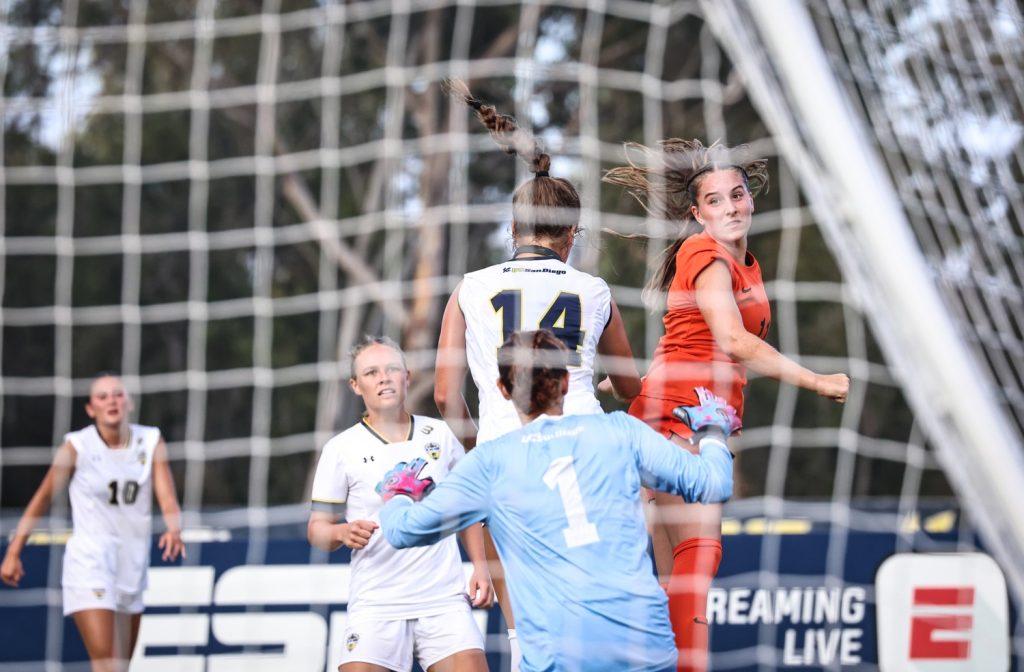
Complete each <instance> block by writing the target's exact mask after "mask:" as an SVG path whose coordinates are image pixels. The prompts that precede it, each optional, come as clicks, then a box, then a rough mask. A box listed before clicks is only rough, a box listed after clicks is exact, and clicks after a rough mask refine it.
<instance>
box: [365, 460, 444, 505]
mask: <svg viewBox="0 0 1024 672" xmlns="http://www.w3.org/2000/svg"><path fill="white" fill-rule="evenodd" d="M426 466H427V461H426V460H425V459H423V458H422V457H417V458H416V459H415V460H413V461H412V462H399V463H398V464H396V465H395V466H394V468H393V469H391V471H389V472H388V473H386V474H384V478H383V480H381V482H380V483H378V484H377V487H376V488H374V490H376V491H377V494H379V495H380V496H381V499H383V500H384V501H385V502H387V501H390V500H391V498H392V497H394V496H395V495H405V496H406V497H411V498H412V500H413V501H414V502H418V501H420V500H421V499H423V498H424V497H426V496H427V495H429V494H430V491H431V490H433V489H434V479H432V478H431V477H429V476H427V477H426V478H420V472H422V471H423V469H424V468H425V467H426Z"/></svg>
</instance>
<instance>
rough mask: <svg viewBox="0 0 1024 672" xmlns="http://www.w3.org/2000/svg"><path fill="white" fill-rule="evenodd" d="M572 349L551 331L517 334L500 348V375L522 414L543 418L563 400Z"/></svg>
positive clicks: (542, 330)
mask: <svg viewBox="0 0 1024 672" xmlns="http://www.w3.org/2000/svg"><path fill="white" fill-rule="evenodd" d="M568 364H569V349H568V348H567V347H565V343H562V341H560V340H558V338H557V337H556V336H555V335H554V334H553V333H551V332H550V331H548V330H547V329H540V330H538V331H516V332H513V334H512V335H511V336H509V337H508V340H506V341H505V342H504V343H503V344H502V345H501V347H500V348H498V376H499V378H500V380H501V384H502V385H503V386H504V387H505V389H506V390H508V392H509V393H510V394H511V395H512V403H513V404H515V407H516V408H517V409H518V410H519V412H520V413H523V414H525V415H528V416H530V417H533V416H536V415H540V414H541V413H544V412H545V411H547V410H549V409H551V408H552V407H553V406H555V405H556V404H557V403H558V402H559V401H561V399H562V396H563V392H562V381H563V380H564V379H565V376H566V375H567V373H568V370H569V369H568Z"/></svg>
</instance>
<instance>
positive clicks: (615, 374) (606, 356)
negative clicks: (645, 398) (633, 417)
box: [597, 300, 640, 402]
mask: <svg viewBox="0 0 1024 672" xmlns="http://www.w3.org/2000/svg"><path fill="white" fill-rule="evenodd" d="M610 310H611V314H610V315H609V317H608V324H607V326H605V328H604V332H603V333H602V334H601V340H599V341H598V342H597V351H598V353H600V355H601V363H602V364H603V365H604V368H605V369H606V370H607V371H608V380H609V381H610V383H611V388H612V390H611V391H612V394H614V395H615V398H616V399H618V400H619V401H627V402H628V401H632V400H633V398H634V397H636V395H638V394H640V374H639V373H638V372H637V370H636V362H635V361H634V360H633V348H631V347H630V345H629V338H628V337H627V336H626V325H625V324H624V323H623V322H622V314H621V313H619V307H618V306H617V305H615V301H614V300H612V302H611V307H610Z"/></svg>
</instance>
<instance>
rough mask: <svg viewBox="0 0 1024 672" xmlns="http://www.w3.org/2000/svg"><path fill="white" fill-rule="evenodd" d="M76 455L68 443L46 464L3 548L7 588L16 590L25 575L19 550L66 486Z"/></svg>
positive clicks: (1, 570)
mask: <svg viewBox="0 0 1024 672" xmlns="http://www.w3.org/2000/svg"><path fill="white" fill-rule="evenodd" d="M76 456H77V453H76V452H75V449H74V448H73V447H72V446H71V443H70V442H67V443H65V444H64V445H62V446H61V447H60V448H58V449H57V453H56V454H55V455H54V457H53V464H51V465H50V468H49V470H47V472H46V476H44V477H43V482H42V483H40V484H39V487H38V488H37V489H36V492H35V494H34V495H32V499H30V500H29V503H28V506H26V507H25V513H24V514H22V516H21V520H19V521H18V526H17V527H16V528H15V530H14V536H13V537H12V538H11V545H10V546H8V547H7V552H6V553H5V554H4V559H3V563H2V564H0V580H2V581H3V582H4V583H6V584H7V585H8V586H14V587H17V585H18V583H19V582H20V581H21V579H22V577H24V576H25V568H24V567H23V566H22V564H21V551H22V549H24V548H25V544H26V542H28V536H29V535H30V534H31V533H32V530H33V529H34V528H35V526H36V523H37V522H39V519H40V518H41V517H42V516H43V515H44V514H45V513H46V512H47V511H48V510H49V508H50V502H52V501H53V498H54V496H55V495H56V494H57V493H58V492H63V490H64V488H65V487H67V484H68V481H69V480H70V479H71V474H72V473H73V472H74V469H75V458H76Z"/></svg>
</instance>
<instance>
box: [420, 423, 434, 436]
mask: <svg viewBox="0 0 1024 672" xmlns="http://www.w3.org/2000/svg"><path fill="white" fill-rule="evenodd" d="M420 431H421V432H423V433H424V434H430V433H431V432H432V431H434V426H433V425H423V427H421V428H420Z"/></svg>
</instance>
